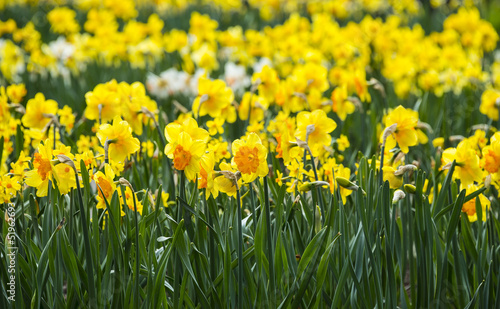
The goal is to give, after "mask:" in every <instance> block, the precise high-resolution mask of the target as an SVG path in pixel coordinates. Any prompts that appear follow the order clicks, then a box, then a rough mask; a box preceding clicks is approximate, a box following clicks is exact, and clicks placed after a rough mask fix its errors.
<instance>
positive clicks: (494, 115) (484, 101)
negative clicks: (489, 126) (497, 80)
mask: <svg viewBox="0 0 500 309" xmlns="http://www.w3.org/2000/svg"><path fill="white" fill-rule="evenodd" d="M479 111H480V112H481V113H482V114H485V115H486V116H488V118H490V119H492V120H498V115H499V113H500V91H498V90H494V89H487V90H486V91H485V92H483V95H482V96H481V105H480V106H479Z"/></svg>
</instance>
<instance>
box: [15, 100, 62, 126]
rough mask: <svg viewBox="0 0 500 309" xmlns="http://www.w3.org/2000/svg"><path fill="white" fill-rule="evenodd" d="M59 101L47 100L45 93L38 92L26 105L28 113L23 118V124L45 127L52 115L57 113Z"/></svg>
mask: <svg viewBox="0 0 500 309" xmlns="http://www.w3.org/2000/svg"><path fill="white" fill-rule="evenodd" d="M57 111H58V106H57V102H56V101H54V100H45V96H44V95H43V93H37V94H36V95H35V98H33V99H30V100H29V101H28V103H27V105H26V114H24V116H23V118H22V122H23V125H24V126H25V127H28V128H34V129H43V128H44V127H45V126H46V125H47V124H48V123H49V121H50V115H56V114H57Z"/></svg>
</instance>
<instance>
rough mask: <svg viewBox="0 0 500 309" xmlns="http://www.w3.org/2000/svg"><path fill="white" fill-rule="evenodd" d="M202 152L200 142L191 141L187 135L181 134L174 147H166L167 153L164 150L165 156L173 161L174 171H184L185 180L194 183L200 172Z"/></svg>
mask: <svg viewBox="0 0 500 309" xmlns="http://www.w3.org/2000/svg"><path fill="white" fill-rule="evenodd" d="M169 145H171V144H168V145H167V146H169ZM204 150H205V143H204V142H203V141H202V140H193V139H192V138H191V136H190V135H189V134H188V133H186V132H181V133H180V134H179V137H178V140H177V142H176V143H175V145H174V146H172V147H168V151H167V148H165V154H166V155H167V156H168V157H169V158H170V159H173V162H174V168H175V169H176V170H178V171H184V173H185V175H186V178H187V179H188V180H191V181H194V180H195V179H196V174H198V173H199V172H200V158H201V155H202V154H203V151H204Z"/></svg>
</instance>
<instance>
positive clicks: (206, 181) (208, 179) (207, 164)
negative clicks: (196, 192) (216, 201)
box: [198, 152, 219, 199]
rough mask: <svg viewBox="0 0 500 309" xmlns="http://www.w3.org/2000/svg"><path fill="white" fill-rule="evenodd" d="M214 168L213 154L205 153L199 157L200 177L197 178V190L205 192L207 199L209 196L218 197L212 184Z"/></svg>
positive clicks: (217, 192)
mask: <svg viewBox="0 0 500 309" xmlns="http://www.w3.org/2000/svg"><path fill="white" fill-rule="evenodd" d="M214 166H215V159H214V153H213V152H206V153H204V154H203V155H202V156H201V159H200V175H199V177H198V189H205V190H206V196H205V197H206V198H207V199H208V198H209V197H210V195H212V196H213V197H214V198H217V196H219V191H218V190H217V189H216V187H215V184H214V178H215V174H214Z"/></svg>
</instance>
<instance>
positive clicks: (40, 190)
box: [25, 140, 54, 197]
mask: <svg viewBox="0 0 500 309" xmlns="http://www.w3.org/2000/svg"><path fill="white" fill-rule="evenodd" d="M51 160H52V149H51V148H50V143H49V141H48V140H46V141H45V145H44V144H42V143H40V144H39V145H38V152H36V153H35V154H34V155H33V170H31V171H28V172H26V174H25V175H26V179H25V182H26V184H27V185H28V186H30V187H33V188H36V195H37V196H39V197H43V196H47V193H48V189H49V182H50V181H51V180H53V178H52V176H53V174H54V166H53V164H52V162H51Z"/></svg>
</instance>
